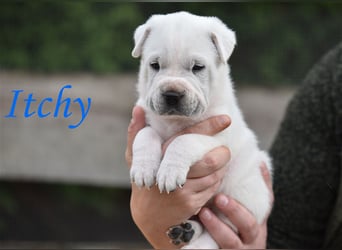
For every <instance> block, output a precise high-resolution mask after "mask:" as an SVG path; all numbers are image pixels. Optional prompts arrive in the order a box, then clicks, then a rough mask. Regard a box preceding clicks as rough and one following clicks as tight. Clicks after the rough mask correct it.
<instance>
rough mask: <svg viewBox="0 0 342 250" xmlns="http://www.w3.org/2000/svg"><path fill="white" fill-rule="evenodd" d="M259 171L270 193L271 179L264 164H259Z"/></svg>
mask: <svg viewBox="0 0 342 250" xmlns="http://www.w3.org/2000/svg"><path fill="white" fill-rule="evenodd" d="M260 170H261V174H262V177H263V178H264V181H265V183H266V185H267V187H268V189H269V190H270V191H272V178H271V175H270V171H269V170H268V169H267V166H266V163H265V162H262V163H261V166H260Z"/></svg>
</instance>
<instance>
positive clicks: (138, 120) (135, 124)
mask: <svg viewBox="0 0 342 250" xmlns="http://www.w3.org/2000/svg"><path fill="white" fill-rule="evenodd" d="M144 127H145V112H144V110H143V108H142V107H139V106H135V107H134V108H133V111H132V119H131V122H130V124H129V125H128V129H127V147H126V152H125V157H126V162H127V164H128V166H131V163H132V145H133V141H134V138H135V136H136V135H137V133H138V132H139V130H141V129H142V128H144Z"/></svg>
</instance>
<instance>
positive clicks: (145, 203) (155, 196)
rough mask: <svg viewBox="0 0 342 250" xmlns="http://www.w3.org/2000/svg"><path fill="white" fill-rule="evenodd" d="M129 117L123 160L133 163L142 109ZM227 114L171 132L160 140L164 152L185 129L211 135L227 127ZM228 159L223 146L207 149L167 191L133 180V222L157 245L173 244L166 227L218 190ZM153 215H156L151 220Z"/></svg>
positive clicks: (197, 206)
mask: <svg viewBox="0 0 342 250" xmlns="http://www.w3.org/2000/svg"><path fill="white" fill-rule="evenodd" d="M132 116H133V118H132V121H131V123H130V125H129V127H128V137H127V148H126V161H127V164H128V166H129V167H130V166H131V163H132V144H133V141H134V138H135V136H136V134H137V133H138V132H139V130H140V129H142V128H143V127H145V117H144V111H143V109H142V108H141V107H135V108H134V109H133V113H132ZM229 124H230V120H229V118H228V117H227V116H218V117H213V118H209V119H207V120H205V121H203V122H201V123H198V124H196V125H194V126H192V127H189V128H186V129H184V130H183V131H181V132H180V133H178V134H176V135H174V136H172V137H171V138H170V139H168V140H167V141H166V142H165V143H164V144H163V152H165V150H166V149H167V146H168V145H169V144H170V143H171V142H172V140H173V139H174V138H176V137H177V136H179V135H181V134H185V133H200V134H206V135H214V134H216V133H218V132H220V131H221V130H223V129H225V128H227V127H228V126H229ZM229 159H230V152H229V150H228V149H227V148H226V147H223V146H222V147H218V148H216V149H214V150H212V151H211V152H209V153H207V154H206V155H205V156H204V157H203V159H202V160H201V161H199V162H197V163H196V164H194V166H192V167H191V168H190V171H189V173H188V179H187V181H186V183H185V185H184V186H183V188H181V189H177V190H176V191H174V192H172V193H170V194H166V193H160V192H159V189H158V188H157V187H156V186H153V187H152V188H151V189H146V188H143V189H140V188H138V187H137V186H135V185H134V184H132V194H131V204H130V205H131V213H132V217H133V220H134V222H135V223H136V225H137V226H138V227H139V229H140V230H141V232H142V233H143V234H144V236H145V237H146V239H147V240H148V241H149V242H150V243H151V244H152V245H153V246H154V247H156V248H174V247H175V246H174V245H173V244H171V243H170V242H169V238H168V237H167V236H166V231H167V229H168V228H169V227H170V226H173V225H176V224H180V223H182V222H184V221H185V220H187V219H188V218H189V217H191V216H192V215H194V214H196V213H197V212H198V211H199V210H200V209H201V207H203V206H204V204H205V203H206V202H207V201H208V200H209V199H210V198H211V197H212V196H213V195H214V194H215V193H216V192H217V189H218V187H219V186H220V182H221V180H222V178H223V176H224V173H225V172H226V169H225V168H224V166H225V165H226V163H227V162H228V161H229ZM154 218H157V219H156V220H154Z"/></svg>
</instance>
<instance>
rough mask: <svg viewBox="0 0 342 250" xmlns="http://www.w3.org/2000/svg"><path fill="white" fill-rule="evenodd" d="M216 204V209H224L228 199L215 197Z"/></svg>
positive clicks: (222, 196)
mask: <svg viewBox="0 0 342 250" xmlns="http://www.w3.org/2000/svg"><path fill="white" fill-rule="evenodd" d="M216 202H217V206H218V207H225V206H227V204H228V202H229V201H228V198H227V197H226V196H224V195H221V196H219V197H217V201H216Z"/></svg>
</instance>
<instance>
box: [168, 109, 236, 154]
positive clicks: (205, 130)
mask: <svg viewBox="0 0 342 250" xmlns="http://www.w3.org/2000/svg"><path fill="white" fill-rule="evenodd" d="M230 123H231V121H230V118H229V116H227V115H219V116H214V117H210V118H208V119H206V120H204V121H202V122H200V123H197V124H195V125H193V126H191V127H188V128H185V129H183V130H182V131H181V132H179V133H177V134H176V135H174V136H172V137H171V138H169V139H168V140H167V141H166V142H165V143H164V144H163V147H162V152H163V153H165V151H166V148H167V147H168V146H169V144H170V143H171V142H172V141H173V140H174V139H175V138H176V137H177V136H180V135H184V134H202V135H215V134H217V133H218V132H220V131H222V130H224V129H225V128H227V127H228V126H229V125H230Z"/></svg>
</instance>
